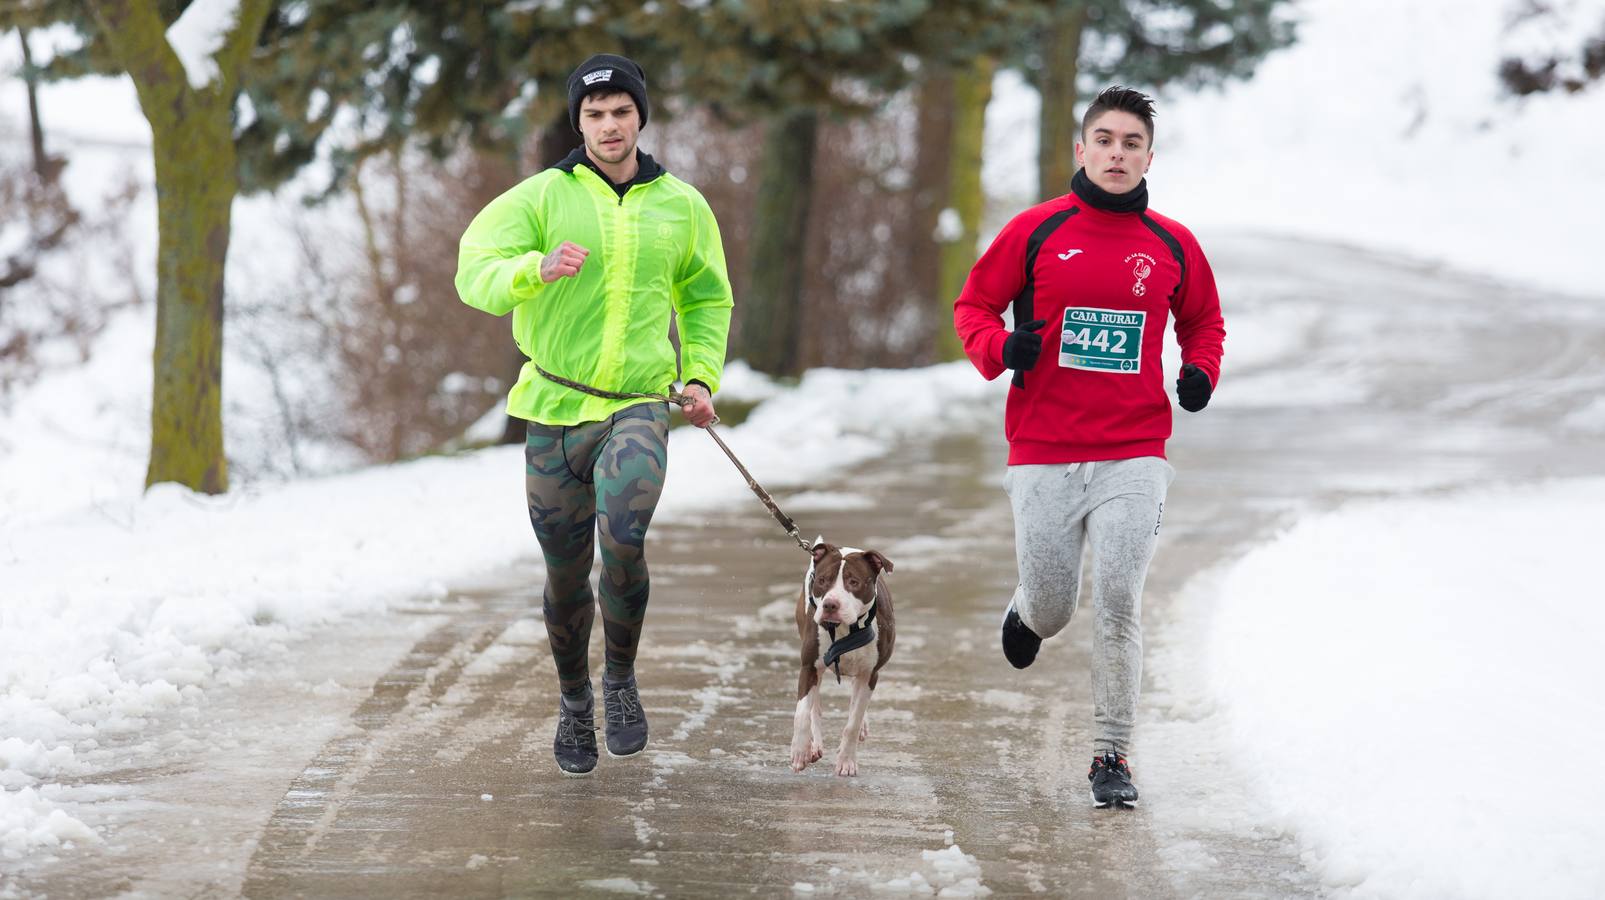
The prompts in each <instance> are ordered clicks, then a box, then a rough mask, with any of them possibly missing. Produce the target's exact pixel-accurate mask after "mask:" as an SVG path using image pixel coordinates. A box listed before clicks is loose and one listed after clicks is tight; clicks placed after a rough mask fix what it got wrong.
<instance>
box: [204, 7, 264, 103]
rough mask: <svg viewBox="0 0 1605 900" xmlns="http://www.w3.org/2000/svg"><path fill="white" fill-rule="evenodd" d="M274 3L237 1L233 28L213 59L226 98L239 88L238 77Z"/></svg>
mask: <svg viewBox="0 0 1605 900" xmlns="http://www.w3.org/2000/svg"><path fill="white" fill-rule="evenodd" d="M273 3H274V0H240V11H239V15H238V18H236V19H235V20H234V29H233V30H232V31H230V32H229V35H228V38H227V39H226V40H225V41H224V43H223V48H222V49H221V50H219V51H217V56H216V59H217V68H218V70H219V71H220V72H221V73H222V79H221V80H222V85H223V95H224V96H225V97H227V96H232V95H233V93H234V91H235V90H236V89H237V88H238V87H239V81H240V74H241V73H242V72H243V71H244V70H245V67H246V65H247V64H248V63H249V62H250V60H251V51H253V50H255V49H256V42H257V38H259V37H261V35H262V26H263V24H265V23H266V22H267V17H268V12H270V11H271V10H272V9H273Z"/></svg>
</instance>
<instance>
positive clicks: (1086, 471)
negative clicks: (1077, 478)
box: [1064, 462, 1097, 492]
mask: <svg viewBox="0 0 1605 900" xmlns="http://www.w3.org/2000/svg"><path fill="white" fill-rule="evenodd" d="M1095 465H1097V463H1090V462H1084V463H1071V464H1070V468H1068V469H1065V470H1064V475H1065V477H1066V478H1069V477H1070V473H1072V472H1074V471H1075V470H1076V469H1078V468H1080V469H1081V490H1082V491H1083V492H1084V491H1086V490H1087V486H1088V485H1090V484H1092V467H1093V466H1095ZM1082 466H1085V467H1086V468H1081V467H1082Z"/></svg>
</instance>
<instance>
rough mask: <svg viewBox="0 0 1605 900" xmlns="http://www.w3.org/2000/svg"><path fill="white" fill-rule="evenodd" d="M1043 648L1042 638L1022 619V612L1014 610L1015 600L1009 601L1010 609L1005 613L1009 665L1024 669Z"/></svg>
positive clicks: (1004, 652)
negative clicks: (1026, 625)
mask: <svg viewBox="0 0 1605 900" xmlns="http://www.w3.org/2000/svg"><path fill="white" fill-rule="evenodd" d="M1041 648H1042V638H1039V637H1037V635H1036V632H1034V631H1032V630H1031V629H1029V628H1027V627H1025V623H1024V622H1022V621H1020V614H1019V613H1017V612H1015V611H1014V601H1013V600H1010V601H1009V609H1008V611H1007V612H1005V613H1004V614H1003V655H1004V656H1005V657H1006V658H1007V659H1008V660H1009V665H1011V666H1013V667H1015V668H1016V669H1023V668H1025V667H1026V666H1029V665H1031V664H1032V663H1034V662H1036V660H1037V650H1039V649H1041Z"/></svg>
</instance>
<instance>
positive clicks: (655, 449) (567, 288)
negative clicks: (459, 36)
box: [457, 54, 732, 775]
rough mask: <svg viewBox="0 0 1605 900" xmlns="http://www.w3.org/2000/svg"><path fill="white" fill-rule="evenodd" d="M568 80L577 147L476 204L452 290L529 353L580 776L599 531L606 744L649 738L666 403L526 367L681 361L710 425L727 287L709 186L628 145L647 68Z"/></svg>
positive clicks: (566, 692) (585, 375)
mask: <svg viewBox="0 0 1605 900" xmlns="http://www.w3.org/2000/svg"><path fill="white" fill-rule="evenodd" d="M568 93H569V120H570V123H571V124H572V125H573V127H574V130H575V131H576V132H578V133H579V134H580V136H581V137H582V138H583V139H584V146H583V147H582V148H580V149H577V150H575V151H574V152H573V153H571V154H569V156H568V157H567V158H566V159H564V160H563V161H562V162H560V163H558V164H557V165H556V166H553V167H552V168H550V169H547V170H545V171H543V172H540V173H539V174H537V175H534V176H533V177H530V178H528V179H526V180H524V181H523V182H522V183H520V184H518V185H517V186H515V187H514V188H513V189H511V190H509V191H508V192H506V193H505V194H502V195H501V196H500V197H497V198H496V199H495V200H493V201H491V203H490V205H488V206H486V207H485V208H484V210H482V211H481V212H480V213H479V215H477V216H475V217H474V221H473V222H472V223H471V224H469V226H468V230H467V231H466V232H464V234H463V238H462V243H461V247H460V249H459V254H458V260H457V292H458V293H459V294H460V295H461V296H462V299H463V302H464V303H467V304H468V305H469V306H472V307H474V308H476V309H481V310H484V311H485V312H488V313H492V314H495V315H498V316H500V315H506V314H507V313H509V312H511V313H512V314H513V337H514V339H515V340H516V341H517V342H518V346H519V349H521V350H522V351H523V352H524V355H525V356H527V357H529V360H530V361H529V362H526V363H525V364H524V368H523V371H522V372H521V373H520V375H519V379H518V383H517V384H516V385H514V386H513V389H512V391H511V392H510V393H509V395H508V397H507V412H508V414H509V415H512V416H516V417H518V418H522V419H527V420H528V421H529V425H528V432H527V433H528V437H527V440H526V442H525V447H524V458H525V487H526V490H527V494H528V500H529V517H530V523H531V525H532V526H534V529H535V536H536V538H537V539H538V540H539V541H540V545H541V552H542V555H543V556H544V557H545V559H546V588H545V593H544V600H545V617H546V633H547V636H548V638H549V639H550V641H551V645H552V656H553V659H554V660H555V661H556V663H557V672H558V681H559V686H560V688H561V691H562V700H561V702H560V703H559V704H558V725H557V736H556V738H555V739H554V741H553V744H552V749H553V752H554V754H555V755H556V757H557V763H558V767H559V769H560V770H561V771H562V772H563V773H564V774H566V775H586V774H589V773H590V772H591V771H592V770H593V769H594V768H595V767H596V762H597V746H596V734H595V732H596V725H595V703H594V701H593V699H592V691H591V680H590V670H589V665H588V662H589V661H588V659H587V652H586V648H587V646H588V644H589V641H590V634H591V625H592V623H593V622H594V621H595V618H596V609H597V606H598V603H597V600H596V597H595V596H594V595H593V593H592V591H591V586H590V571H591V562H592V559H593V556H594V554H595V548H596V545H597V543H598V541H597V536H598V535H600V545H601V552H602V567H603V571H602V578H601V603H600V606H601V610H602V627H603V632H604V634H605V636H606V638H607V668H606V671H605V672H604V674H603V678H602V689H603V703H604V708H605V712H606V723H607V749H608V754H609V755H610V756H631V755H634V754H636V753H639V752H640V751H641V750H642V749H644V748H645V747H646V741H647V723H646V714H645V712H644V711H643V710H642V707H641V700H640V695H639V693H638V692H637V690H636V683H635V672H634V667H635V654H636V647H637V645H638V644H639V641H640V637H641V624H642V621H643V619H644V616H645V613H646V603H647V595H648V588H649V581H648V578H647V568H646V560H645V557H644V555H643V552H642V551H643V544H644V541H645V538H646V531H647V526H648V525H649V524H650V523H651V520H652V513H653V511H654V510H655V509H656V507H657V502H658V498H659V496H660V495H661V493H662V490H663V477H664V472H665V470H666V465H667V461H668V426H669V410H668V407H667V404H664V403H663V402H661V401H653V400H640V399H628V400H611V399H603V398H599V397H595V396H591V395H588V394H584V393H580V392H579V391H576V390H574V389H572V388H569V387H564V386H562V385H560V384H558V383H556V382H553V381H550V380H547V379H546V378H545V377H543V376H542V375H541V374H540V373H539V372H538V371H537V369H536V366H537V365H539V367H540V368H541V369H544V370H546V371H547V372H550V373H552V374H554V375H558V376H561V377H564V378H567V379H570V380H573V381H578V382H581V383H584V384H588V385H591V386H593V387H596V388H600V389H602V390H604V391H610V392H652V393H660V394H661V393H666V392H667V390H668V388H669V387H670V384H671V383H672V382H673V381H674V380H675V378H676V376H677V375H678V376H679V377H680V378H682V379H683V380H684V382H685V385H686V387H685V391H684V393H685V394H686V395H687V396H688V397H690V398H691V401H692V402H691V403H689V404H688V405H687V406H685V407H683V409H682V412H683V413H684V415H685V416H686V418H687V419H688V420H689V421H690V422H691V423H692V424H693V425H696V426H698V427H705V426H706V425H708V424H709V423H710V422H711V421H713V418H714V408H713V397H712V395H713V393H714V392H715V391H717V390H718V389H719V379H720V376H721V374H722V372H723V369H724V357H725V340H726V337H727V336H728V334H729V330H730V308H731V305H732V301H731V296H730V280H729V277H728V276H727V274H726V272H725V262H724V248H723V246H722V245H721V243H720V238H719V226H718V223H717V222H715V221H714V217H713V212H712V210H710V209H709V208H708V204H707V201H705V200H704V199H703V198H702V195H701V194H699V193H697V191H696V189H695V188H693V187H691V186H690V185H688V184H686V183H685V182H683V181H681V180H680V179H678V178H675V177H674V176H673V175H670V174H669V173H668V172H665V171H664V170H663V167H662V166H660V165H658V163H657V162H656V161H654V160H653V159H652V157H650V156H648V155H647V154H645V153H642V152H640V151H638V150H637V149H636V138H637V135H638V134H639V133H640V129H641V127H642V126H644V125H645V124H646V121H647V116H648V113H649V111H650V110H649V107H648V104H647V94H646V78H645V75H644V73H643V72H642V71H641V67H640V66H638V65H636V64H635V63H634V62H632V61H631V60H629V59H626V58H624V57H622V56H614V55H611V54H599V55H596V56H593V57H591V58H590V59H587V60H586V61H585V62H583V63H581V64H580V66H579V68H577V69H575V70H574V73H573V74H572V75H571V76H569V81H568ZM671 314H672V315H673V316H674V317H675V323H676V325H677V327H678V331H679V336H680V358H679V366H678V372H677V371H676V360H675V354H674V347H673V345H672V344H671V343H670V341H669V320H670V315H671Z"/></svg>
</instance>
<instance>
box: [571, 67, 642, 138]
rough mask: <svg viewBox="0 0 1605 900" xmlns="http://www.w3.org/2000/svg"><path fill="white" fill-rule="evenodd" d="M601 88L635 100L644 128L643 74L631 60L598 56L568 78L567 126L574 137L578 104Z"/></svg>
mask: <svg viewBox="0 0 1605 900" xmlns="http://www.w3.org/2000/svg"><path fill="white" fill-rule="evenodd" d="M601 88H610V89H612V90H617V91H624V92H625V93H627V94H629V95H630V96H631V97H632V98H634V99H635V108H636V109H638V110H640V111H641V127H642V128H645V127H646V117H647V104H646V73H645V72H643V71H642V70H641V67H640V66H639V65H637V64H636V63H635V61H634V60H630V59H625V58H624V57H622V56H617V55H614V54H612V53H598V54H596V55H595V56H593V57H591V58H590V59H588V60H586V61H585V62H582V63H580V66H579V68H577V69H575V70H574V74H572V75H570V76H568V123H569V124H570V125H572V126H574V133H575V134H579V133H580V101H581V100H584V99H585V95H586V94H589V93H591V92H592V91H595V90H599V89H601Z"/></svg>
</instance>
